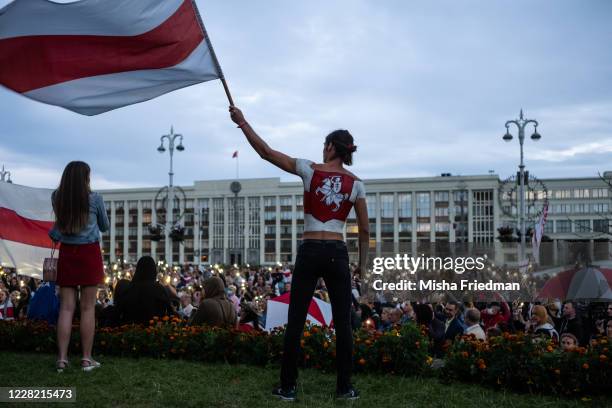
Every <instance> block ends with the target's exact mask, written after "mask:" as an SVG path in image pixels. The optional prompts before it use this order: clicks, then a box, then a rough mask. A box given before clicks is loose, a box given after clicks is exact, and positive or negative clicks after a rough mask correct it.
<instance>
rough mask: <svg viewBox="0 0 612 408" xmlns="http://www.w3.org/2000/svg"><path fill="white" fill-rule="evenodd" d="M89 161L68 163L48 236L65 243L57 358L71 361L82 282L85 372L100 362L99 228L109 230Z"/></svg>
mask: <svg viewBox="0 0 612 408" xmlns="http://www.w3.org/2000/svg"><path fill="white" fill-rule="evenodd" d="M89 175H90V168H89V166H88V165H87V163H84V162H81V161H73V162H70V163H68V165H67V166H66V168H65V169H64V173H63V174H62V180H61V182H60V185H59V187H58V188H57V190H55V191H54V192H53V194H52V195H51V202H52V204H53V211H54V213H55V225H54V226H53V228H52V229H51V230H50V231H49V236H50V237H51V239H52V240H53V241H54V243H56V242H60V243H61V245H60V254H59V259H58V262H57V280H56V283H57V285H58V286H59V287H60V313H59V319H58V322H57V344H58V349H59V350H58V352H59V355H58V359H57V363H56V368H57V371H58V372H62V371H63V370H64V368H66V366H67V365H68V360H67V354H68V344H69V343H70V334H71V330H72V318H73V315H74V309H75V306H76V295H77V287H80V305H81V320H80V330H81V347H82V349H83V358H82V359H81V367H82V369H83V371H91V370H93V369H95V368H97V367H99V366H100V363H98V362H97V361H95V360H93V359H92V358H91V352H92V347H93V339H94V333H95V327H96V322H95V314H94V310H95V303H96V294H97V291H98V285H99V284H102V283H104V266H103V261H102V253H101V251H100V232H105V231H108V228H109V221H108V216H107V215H106V210H105V209H104V201H103V199H102V196H100V195H99V194H98V193H94V192H92V191H91V189H90V187H89Z"/></svg>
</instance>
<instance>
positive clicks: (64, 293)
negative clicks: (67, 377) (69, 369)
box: [57, 286, 76, 360]
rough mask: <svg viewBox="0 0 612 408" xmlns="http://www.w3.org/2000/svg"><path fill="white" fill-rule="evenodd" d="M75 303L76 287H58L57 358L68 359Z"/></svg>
mask: <svg viewBox="0 0 612 408" xmlns="http://www.w3.org/2000/svg"><path fill="white" fill-rule="evenodd" d="M75 305H76V289H75V288H73V287H69V286H65V287H60V311H59V318H58V320H57V346H58V360H68V358H67V357H68V345H69V344H70V333H71V332H72V317H73V315H74V308H75Z"/></svg>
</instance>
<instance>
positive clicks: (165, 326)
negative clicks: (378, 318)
mask: <svg viewBox="0 0 612 408" xmlns="http://www.w3.org/2000/svg"><path fill="white" fill-rule="evenodd" d="M354 341H355V349H354V361H355V364H354V366H355V371H368V372H373V371H379V372H389V373H397V374H411V375H416V374H419V373H421V372H423V370H424V369H425V368H426V367H427V366H428V363H429V362H431V359H430V358H429V356H428V355H427V346H428V344H427V337H426V336H425V335H424V334H423V333H421V332H420V331H419V330H418V329H417V327H416V326H414V325H406V326H404V327H402V328H401V329H399V330H392V331H390V332H388V333H384V334H380V333H376V332H368V331H364V330H361V331H358V332H356V333H354ZM282 345H283V330H282V329H277V330H275V331H273V332H272V333H270V334H268V333H266V332H256V331H252V332H239V331H236V330H228V329H220V328H211V327H206V326H187V325H185V324H184V322H182V321H181V320H179V319H177V318H168V317H164V318H162V319H157V318H156V319H154V320H151V321H150V324H149V326H147V327H144V326H142V325H124V326H120V327H117V328H100V329H98V330H97V332H96V336H95V344H94V350H95V353H96V354H98V355H119V356H134V357H138V356H149V357H157V358H182V359H187V360H195V361H203V362H229V363H238V364H252V365H259V366H265V365H268V364H275V363H278V362H279V361H280V358H281V355H282ZM79 348H80V335H79V332H78V326H76V325H75V326H73V333H72V338H71V345H70V349H71V350H73V351H75V350H79ZM0 350H13V351H40V352H49V353H55V352H56V337H55V328H54V327H51V326H48V325H47V324H46V323H45V322H33V321H0ZM301 350H302V353H301V363H302V365H303V366H305V367H313V368H317V369H321V370H323V371H332V370H334V369H335V368H334V367H335V355H336V346H335V336H334V334H333V332H332V331H331V330H330V329H329V328H322V327H319V326H312V325H307V326H306V328H305V329H304V335H303V338H302V340H301Z"/></svg>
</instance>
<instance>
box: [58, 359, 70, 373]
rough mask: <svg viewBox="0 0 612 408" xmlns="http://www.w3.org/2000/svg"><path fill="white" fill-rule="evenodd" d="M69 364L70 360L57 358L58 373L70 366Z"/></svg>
mask: <svg viewBox="0 0 612 408" xmlns="http://www.w3.org/2000/svg"><path fill="white" fill-rule="evenodd" d="M60 364H61V365H60ZM69 364H70V363H69V362H68V360H57V361H56V362H55V369H56V370H57V372H58V373H63V372H64V370H65V369H66V368H68V365H69Z"/></svg>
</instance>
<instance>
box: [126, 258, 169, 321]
mask: <svg viewBox="0 0 612 408" xmlns="http://www.w3.org/2000/svg"><path fill="white" fill-rule="evenodd" d="M156 279H157V264H156V263H155V260H154V259H153V258H151V257H150V256H143V257H142V258H140V259H139V260H138V263H137V264H136V272H135V273H134V278H133V279H132V281H131V282H130V283H129V285H128V287H127V288H126V289H125V290H123V291H122V293H121V295H119V296H117V298H116V299H115V301H116V304H117V310H118V311H119V316H120V322H121V324H125V323H141V324H144V325H147V324H148V323H149V320H151V319H152V318H153V317H154V316H167V315H172V314H174V310H173V308H172V305H171V303H170V297H169V296H168V292H167V291H166V289H165V288H164V287H163V286H162V285H161V284H160V283H159V282H157V281H156Z"/></svg>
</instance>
